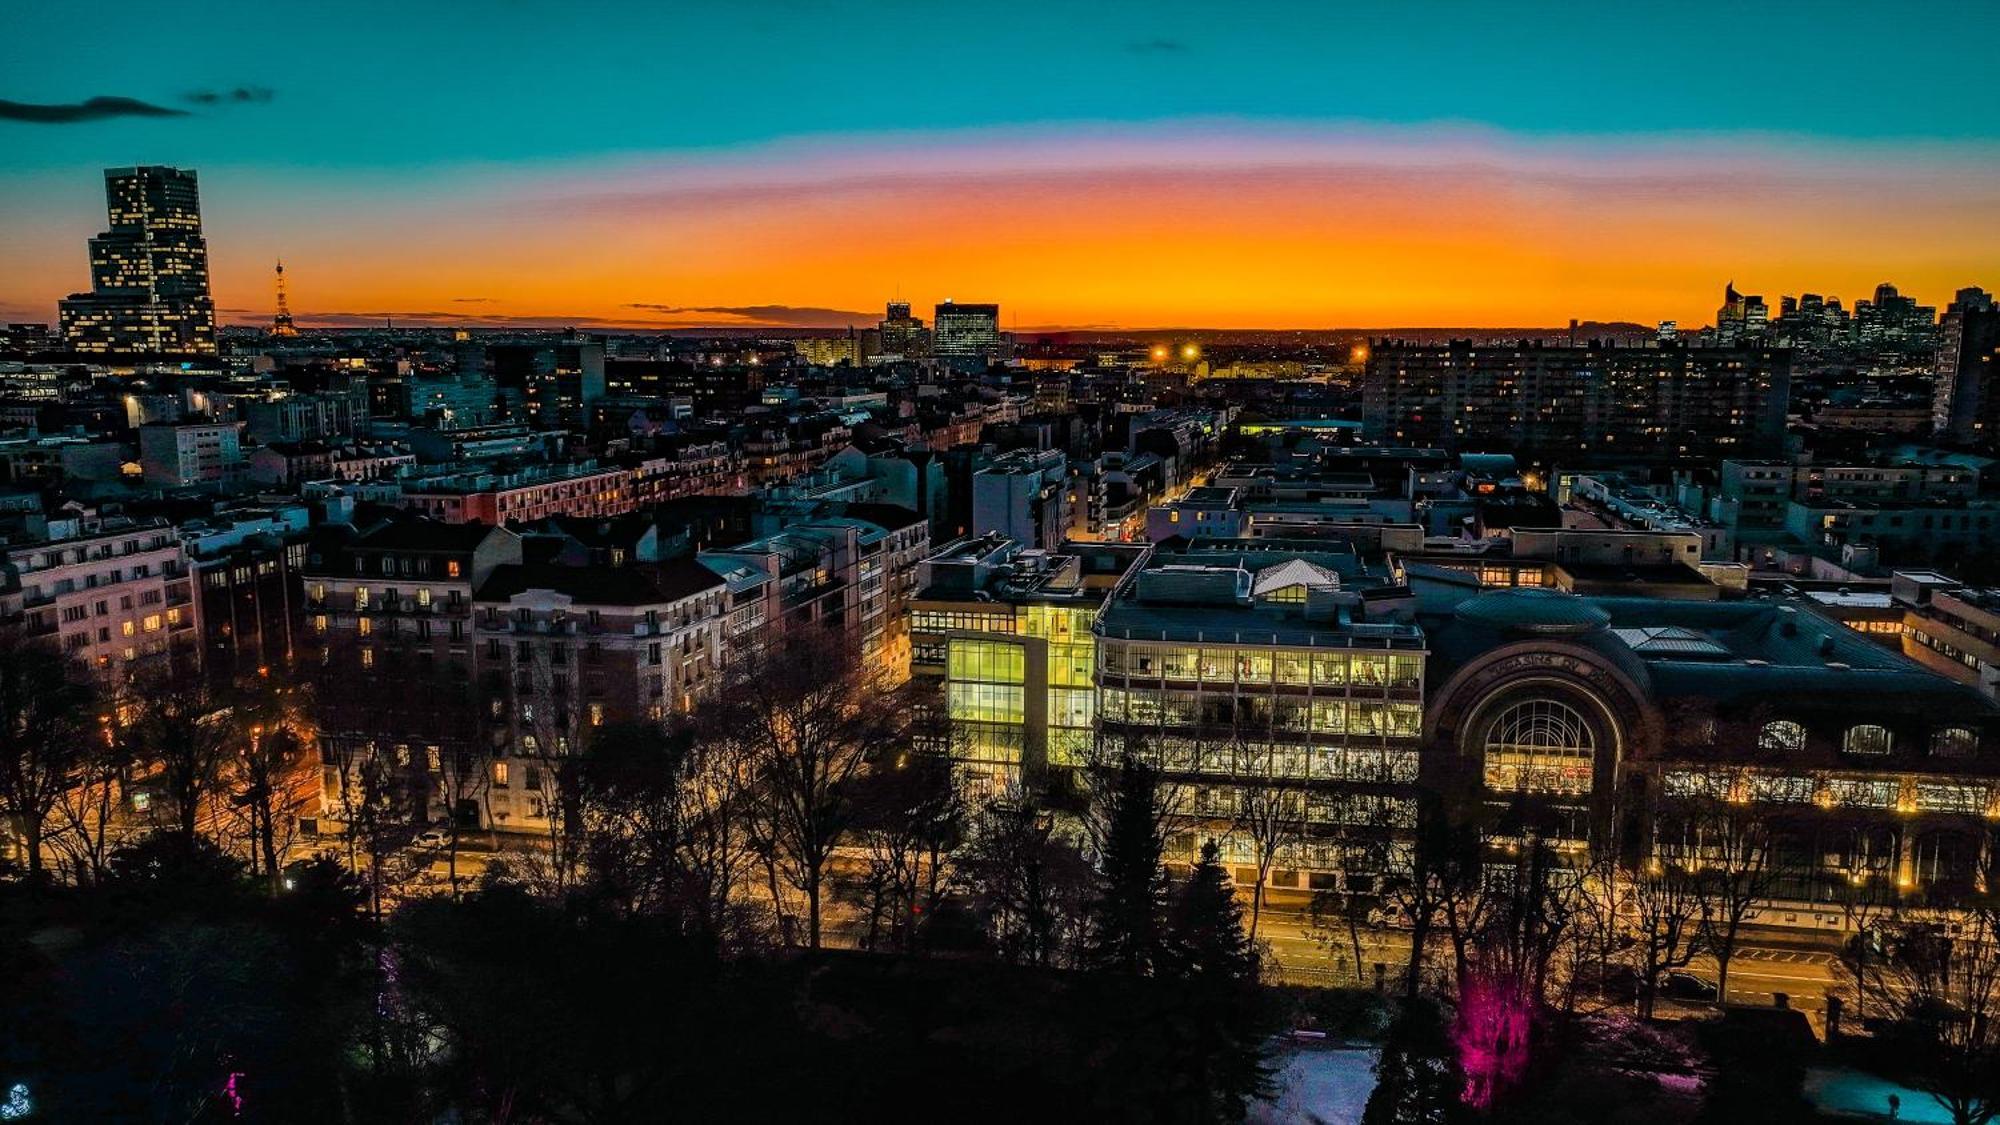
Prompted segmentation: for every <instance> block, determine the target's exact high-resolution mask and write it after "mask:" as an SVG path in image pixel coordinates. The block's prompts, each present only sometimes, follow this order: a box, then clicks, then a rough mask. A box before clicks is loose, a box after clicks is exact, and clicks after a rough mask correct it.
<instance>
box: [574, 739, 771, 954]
mask: <svg viewBox="0 0 2000 1125" xmlns="http://www.w3.org/2000/svg"><path fill="white" fill-rule="evenodd" d="M581 765H582V771H581V774H580V785H581V794H582V802H581V804H582V809H583V820H584V826H585V836H586V841H587V842H586V845H585V854H586V857H587V866H588V869H589V871H590V875H591V880H592V883H593V888H594V890H595V891H596V892H597V893H598V894H600V895H608V896H610V897H611V898H613V899H614V900H615V901H617V902H619V903H621V904H622V905H623V906H624V908H625V909H627V910H628V911H631V912H633V913H644V914H649V915H653V916H656V917H660V918H663V919H666V920H667V921H668V922H669V924H671V925H672V926H674V928H675V929H676V930H677V931H678V932H679V933H681V934H683V935H686V936H688V937H690V938H693V939H696V940H699V941H701V942H702V943H703V944H704V945H707V946H711V947H713V946H718V945H726V944H729V943H732V942H741V941H743V940H746V939H747V938H748V937H750V936H751V934H750V930H751V926H750V919H749V911H748V910H747V909H746V908H745V906H744V904H743V903H742V901H741V896H740V895H739V893H738V892H739V890H740V889H741V887H742V885H743V882H744V879H745V877H746V874H747V871H748V868H749V864H750V859H751V855H750V846H749V830H748V826H747V824H746V823H745V822H746V820H747V818H748V816H749V808H750V796H749V793H748V788H747V787H748V785H749V777H748V768H747V766H746V764H745V762H744V760H743V758H742V757H741V755H740V754H739V753H738V747H737V746H736V745H735V744H734V743H732V742H729V741H724V740H716V739H709V738H704V737H701V736H700V735H698V734H697V732H696V731H695V730H693V729H691V728H687V727H682V728H679V729H675V730H671V731H669V730H663V729H662V728H661V727H659V726H658V725H657V724H653V723H617V724H609V725H606V726H604V727H602V728H600V729H599V730H598V731H597V733H596V735H595V737H593V738H592V740H591V745H590V750H589V753H588V754H587V755H585V756H584V758H583V760H582V763H581Z"/></svg>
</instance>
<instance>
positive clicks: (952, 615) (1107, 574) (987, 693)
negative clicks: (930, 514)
mask: <svg viewBox="0 0 2000 1125" xmlns="http://www.w3.org/2000/svg"><path fill="white" fill-rule="evenodd" d="M1142 550H1143V548H1139V547H1133V546H1123V545H1111V544H1097V543H1073V544H1067V545H1065V546H1064V547H1063V548H1061V549H1060V550H1055V551H1046V550H1040V549H1036V548H1033V547H1028V546H1025V545H1023V544H1021V543H1019V542H1016V541H1014V540H1011V539H1008V538H1007V537H1006V536H1004V535H986V536H977V537H972V538H967V539H960V540H958V541H957V542H954V543H951V544H949V545H947V546H945V547H944V548H943V549H941V550H939V551H937V552H936V553H934V554H932V555H931V556H930V557H929V558H927V559H925V560H924V562H923V563H922V565H921V566H920V567H919V568H918V579H917V582H918V590H917V594H916V597H915V599H914V600H913V601H912V602H911V603H910V674H911V676H912V678H914V679H916V680H919V681H929V682H931V683H935V684H937V685H939V687H940V690H941V691H942V694H943V696H944V705H945V707H946V709H947V710H948V712H949V714H950V715H951V718H952V719H953V720H954V724H953V725H954V727H955V730H956V735H955V737H954V740H953V744H952V746H951V753H952V755H953V757H954V759H955V760H956V761H957V763H958V765H959V775H960V777H961V779H962V780H963V781H964V783H965V785H966V787H967V788H968V789H969V790H971V791H973V792H976V793H995V792H1001V791H1004V790H1006V789H1008V788H1010V787H1012V786H1014V785H1017V784H1020V783H1022V782H1024V781H1029V782H1033V781H1041V780H1045V779H1047V778H1048V777H1049V770H1050V769H1051V768H1055V769H1065V768H1070V767H1075V766H1077V765H1080V764H1082V763H1083V761H1084V760H1085V758H1086V756H1087V754H1088V752H1089V750H1090V749H1091V746H1092V745H1093V741H1094V737H1095V731H1094V720H1095V717H1096V696H1097V688H1096V686H1095V685H1096V668H1097V664H1096V659H1097V641H1096V638H1095V637H1093V636H1092V635H1091V625H1092V624H1093V623H1094V622H1095V620H1096V618H1097V611H1098V607H1099V606H1100V605H1102V604H1103V602H1104V596H1105V593H1106V592H1107V591H1108V590H1109V589H1110V588H1111V586H1112V585H1113V584H1114V583H1116V582H1117V581H1118V579H1119V577H1120V576H1121V575H1122V574H1123V573H1124V572H1125V570H1126V569H1127V568H1128V567H1130V566H1131V565H1132V563H1133V562H1134V561H1135V560H1136V559H1137V558H1138V557H1139V555H1140V554H1141V553H1142Z"/></svg>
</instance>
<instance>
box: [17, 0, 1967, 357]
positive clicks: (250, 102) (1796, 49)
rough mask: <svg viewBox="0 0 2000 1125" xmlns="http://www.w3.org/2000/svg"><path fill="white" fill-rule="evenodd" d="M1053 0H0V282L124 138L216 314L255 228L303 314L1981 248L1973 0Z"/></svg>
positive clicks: (1422, 280)
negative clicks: (185, 225) (173, 186)
mask: <svg viewBox="0 0 2000 1125" xmlns="http://www.w3.org/2000/svg"><path fill="white" fill-rule="evenodd" d="M1055 12H1056V13H1057V14H1046V13H1044V12H1043V11H1041V10H1039V8H1038V7H1037V6H1031V5H1022V4H983V3H979V2H976V0H961V2H956V3H952V4H946V5H934V4H914V3H909V4H905V3H877V4H866V5H862V4H851V5H850V4H829V3H816V2H813V0H741V2H738V3H731V4H721V3H718V4H712V5H710V4H703V5H687V4H674V3H662V4H644V5H639V4H599V3H590V2H578V0H571V2H567V3H544V2H541V0H511V2H509V0H493V2H490V3H481V4H469V3H467V4H432V3H423V2H418V0H403V2H401V3H395V4H388V3H382V4H376V3H367V2H350V3H342V4H339V5H318V4H295V5H271V4H266V3H248V2H241V0H220V2H214V3H202V4H195V5H180V4H176V5H159V4H136V3H135V4H123V3H93V4H36V5H26V4H13V5H9V6H8V7H7V9H6V11H5V13H4V14H0V31H4V32H5V34H0V154H4V155H0V319H6V320H23V319H32V320H48V321H53V320H54V317H55V302H56V299H57V298H59V297H61V296H63V295H64V294H66V293H69V292H71V291H72V290H76V289H80V288H83V287H84V285H85V284H86V279H87V270H86V261H85V245H84V243H85V240H86V239H87V238H88V237H89V236H90V235H92V234H93V233H95V232H96V231H97V230H99V229H100V228H101V227H102V226H103V223H104V198H103V184H102V169H103V168H105V167H107V166H112V165H125V164H135V163H162V164H175V165H179V166H182V167H191V168H194V169H196V170H198V171H199V173H200V176H201V184H202V202H203V210H204V214H205V220H206V227H207V234H208V240H209V249H210V255H211V262H212V268H213V273H214V289H215V296H216V302H217V305H218V306H219V307H220V308H221V309H222V310H224V311H223V319H224V321H225V322H258V321H264V320H267V319H268V317H269V310H270V289H271V286H270V269H271V264H272V262H273V260H274V259H276V258H279V257H282V258H283V259H284V260H285V264H286V271H287V278H288V280H289V281H290V283H291V288H292V300H293V307H294V309H295V310H296V311H297V312H298V313H299V319H300V320H301V321H302V322H305V323H335V322H355V321H360V320H373V319H379V318H380V317H382V316H385V315H389V316H394V317H396V318H397V319H398V320H401V321H406V322H414V321H417V320H419V319H424V318H429V319H433V320H436V321H439V322H453V323H458V322H464V323H485V324H506V323H545V324H577V325H611V324H618V325H637V326H687V325H742V324H772V325H841V324H847V323H850V322H853V323H866V322H872V320H873V319H875V318H876V317H878V316H879V315H880V310H881V306H882V303H883V302H884V301H885V300H888V299H890V298H892V297H895V296H898V295H900V296H901V297H902V298H904V299H907V300H910V301H912V302H913V303H915V304H916V305H918V306H919V307H920V308H927V306H928V305H930V304H931V303H933V302H936V301H938V300H942V299H944V298H947V297H952V298H956V299H958V300H961V301H998V302H1000V303H1001V306H1002V313H1003V318H1004V320H1005V322H1006V324H1007V325H1008V326H1010V327H1018V328H1022V329H1028V328H1038V327H1048V326H1071V327H1083V326H1110V327H1126V328H1137V327H1148V326H1189V325H1198V326H1210V327H1390V326H1410V327H1415V326H1444V325H1490V326H1516V325H1518V326H1546V325H1557V324H1561V323H1564V322H1566V321H1567V320H1568V319H1569V318H1570V317H1580V318H1584V319H1600V320H1613V319H1618V320H1636V321H1642V322H1650V321H1653V320H1657V319H1660V318H1667V317H1672V318H1678V319H1680V320H1681V321H1683V322H1684V323H1701V322H1704V321H1706V320H1707V319H1708V318H1709V317H1711V316H1712V315H1713V312H1714V309H1715V306H1716V304H1717V303H1718V301H1719V297H1720V292H1721V288H1722V285H1723V283H1724V282H1725V281H1729V280H1732V279H1733V280H1734V281H1735V282H1736V283H1737V284H1738V286H1739V288H1742V289H1744V290H1745V291H1748V292H1761V293H1764V294H1766V295H1767V296H1768V297H1769V298H1770V299H1771V301H1772V303H1773V304H1774V305H1775V304H1776V299H1777V296H1778V295H1779V294H1781V293H1796V292H1799V291H1801V290H1807V289H1810V290H1814V291H1817V292H1821V293H1827V294H1837V295H1839V296H1841V297H1842V298H1844V299H1846V300H1848V301H1850V302H1851V301H1852V300H1853V299H1854V298H1856V297H1861V296H1866V295H1867V294H1868V293H1869V291H1871V290H1872V289H1873V287H1874V286H1875V284H1876V283H1877V282H1880V281H1885V280H1886V281H1893V282H1895V283H1897V284H1898V285H1900V286H1901V287H1902V288H1903V289H1904V291H1905V292H1910V293H1913V294H1915V295H1916V296H1918V297H1919V298H1921V299H1923V300H1925V301H1929V302H1935V303H1938V304H1942V303H1943V302H1944V301H1946V300H1948V299H1949V297H1950V295H1951V292H1952V290H1954V289H1956V288H1958V287H1960V286H1964V285H1972V284H1981V285H1985V286H1987V287H1989V288H1992V287H1994V286H1995V285H2000V115H1996V114H1995V113H1994V111H1993V104H1994V89H1993V84H1992V74H1993V69H1992V68H1993V62H1992V54H1993V44H1994V43H1995V42H1996V41H2000V4H1994V3H1991V2H1986V3H1965V4H1951V3H1945V4H1930V5H1926V6H1924V7H1923V8H1921V9H1911V10H1908V11H1907V12H1904V13H1902V14H1896V13H1895V12H1894V11H1893V10H1892V9H1891V8H1889V7H1888V6H1885V5H1881V4H1874V3H1869V4H1860V3H1856V4H1845V3H1838V2H1822V3H1816V4H1811V5H1792V4H1764V5H1760V6H1757V7H1755V8H1751V7H1747V6H1739V5H1729V6H1726V7H1724V6H1718V7H1713V8H1704V7H1700V6H1696V5H1685V4H1676V5H1664V4H1662V5H1645V4H1609V3H1606V4H1599V5H1593V6H1581V5H1577V6H1565V5H1557V4H1533V5H1508V4H1504V3H1468V4H1422V5H1419V4H1382V5H1346V4H1337V3H1314V4H1297V5H1289V4H1215V3H1212V2H1207V3H1199V4H1179V3H1148V4H1116V3H1107V4H1069V5H1063V6H1061V7H1059V8H1056V9H1055ZM112 28H115V29H116V31H115V33H113V32H112V31H110V30H109V29H112ZM93 99H124V100H119V101H93ZM924 315H926V316H927V315H928V312H927V311H926V312H925V313H924Z"/></svg>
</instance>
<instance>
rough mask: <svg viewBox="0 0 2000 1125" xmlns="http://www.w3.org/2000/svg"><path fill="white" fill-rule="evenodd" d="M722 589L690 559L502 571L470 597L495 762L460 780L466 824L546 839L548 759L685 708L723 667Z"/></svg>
mask: <svg viewBox="0 0 2000 1125" xmlns="http://www.w3.org/2000/svg"><path fill="white" fill-rule="evenodd" d="M727 611H728V591H727V587H726V584H725V583H724V582H723V580H722V579H721V577H719V576H718V575H716V574H715V573H714V572H713V571H712V570H710V569H708V568H707V567H705V566H703V565H701V564H700V563H697V562H695V561H694V560H692V559H685V558H684V559H675V560H671V561H669V562H666V563H663V564H659V565H627V566H604V565H584V566H566V565H561V564H526V565H523V564H516V563H505V564H501V565H499V566H496V567H494V568H493V570H492V571H491V573H489V574H488V575H487V576H486V578H485V580H484V581H483V582H482V583H481V584H480V585H479V587H478V589H477V590H476V591H475V594H474V634H475V638H476V650H475V654H474V666H475V667H476V669H477V676H476V682H477V683H478V685H479V688H480V695H481V700H482V703H483V706H484V707H485V709H486V710H485V714H484V715H483V716H482V719H481V721H482V722H483V723H484V725H485V726H486V733H487V736H488V737H487V739H486V741H487V743H488V745H489V747H490V760H489V761H487V762H485V763H484V764H483V769H484V770H485V774H484V776H483V777H481V778H478V779H464V778H461V779H458V780H459V781H460V782H461V783H462V784H463V785H464V787H465V790H466V791H465V792H463V793H460V794H458V796H457V800H458V801H461V802H462V801H466V800H469V799H472V798H473V797H475V796H476V797H477V804H476V805H475V806H473V807H471V808H470V809H468V808H465V807H463V806H461V807H460V808H459V810H458V815H459V819H460V821H461V823H465V822H468V821H470V820H471V818H472V816H475V815H476V816H477V817H479V818H480V819H479V820H478V821H477V823H479V824H480V825H482V826H485V827H492V828H496V829H502V830H508V831H543V830H546V829H547V827H548V817H549V813H550V809H551V808H553V807H554V802H555V797H556V793H555V790H554V784H555V769H556V768H557V766H556V763H555V761H554V759H557V758H560V757H562V756H565V755H569V754H572V753H576V752H579V751H580V750H581V748H582V747H583V746H585V745H587V744H588V740H589V738H590V736H591V732H592V731H594V730H596V729H598V728H600V727H603V726H604V725H606V724H616V723H624V722H660V721H663V720H665V719H666V718H667V716H668V715H669V714H671V713H682V712H686V711H688V710H689V709H691V708H692V707H693V706H694V704H695V701H696V700H697V699H699V698H700V697H701V696H702V694H703V693H705V692H706V691H708V690H709V689H710V688H711V687H713V686H714V684H715V683H716V682H717V678H718V676H719V674H720V671H721V667H722V657H723V639H724V622H725V618H726V616H727Z"/></svg>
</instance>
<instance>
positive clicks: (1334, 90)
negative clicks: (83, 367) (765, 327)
mask: <svg viewBox="0 0 2000 1125" xmlns="http://www.w3.org/2000/svg"><path fill="white" fill-rule="evenodd" d="M4 20H5V22H6V25H7V27H8V29H9V33H8V34H7V35H5V36H0V97H4V98H6V99H8V100H12V101H18V102H33V103H65V102H80V101H82V100H84V99H87V98H90V97H93V96H119V97H129V98H136V99H140V100H143V101H147V102H151V103H155V104H158V105H160V106H165V107H173V108H176V109H183V110H189V111H193V112H192V115H191V116H189V117H186V118H173V119H153V118H134V119H127V120H121V121H109V122H99V123H96V124H93V125H90V126H88V127H77V126H41V127H38V128H33V129H30V128H27V127H25V126H22V125H15V124H11V123H9V124H5V125H0V128H4V129H5V133H4V134H0V136H4V138H5V143H6V147H7V149H8V151H9V152H10V153H11V156H10V158H9V160H8V163H9V164H10V165H11V166H12V167H14V168H16V169H23V168H35V167H58V166H68V165H74V164H86V165H87V164H93V163H102V162H105V161H108V160H112V159H133V158H152V157H160V158H165V157H167V156H172V157H173V158H175V159H178V160H181V161H184V162H199V161H216V160H223V161H229V162H239V161H256V162H270V163H276V164H287V165H303V166H322V165H332V166H340V167H409V166H411V165H423V164H432V163H439V162H459V161H467V160H493V161H517V160H535V159H548V158H558V157H568V156H576V155H579V154H599V153H609V152H656V151H659V150H663V149H668V150H672V149H700V148H709V147H714V146H728V145H737V144H744V143H754V142H759V141H766V140H770V139H773V138H778V137H791V136H798V135H802V134H808V135H809V134H815V133H825V132H836V133H842V134H848V133H857V132H859V133H866V132H871V131H876V130H892V129H916V130H932V129H960V128H970V127H980V126H991V125H1002V124H1019V123H1024V122H1031V123H1049V122H1062V121H1078V120H1083V121H1113V122H1116V121H1144V120H1160V119H1173V118H1180V117H1188V116H1214V115H1225V116H1244V117H1251V118H1266V117H1268V118H1278V119H1284V120H1300V119H1305V120H1311V119H1317V118H1324V119H1338V120H1360V121H1374V122H1383V123H1392V124H1408V123H1417V122H1430V121H1458V122H1474V123H1479V124H1484V125H1489V126H1493V127H1495V128H1499V129H1505V130H1511V131H1517V132H1526V133H1562V134H1578V133H1582V134H1616V135H1626V134H1634V133H1638V134H1644V133H1657V132H1688V131H1696V132H1716V131H1721V132H1727V131H1739V130H1755V131H1759V132H1770V133H1784V134H1797V135H1802V136H1812V137H1828V138H1882V137H1927V138H1945V139H1991V138H1994V137H1995V136H1996V135H2000V114H1996V113H1995V112H1994V109H1993V106H1994V88H1993V85H1992V74H1993V68H1994V57H1993V48H1994V44H1995V43H1996V42H2000V4H1995V3H1992V2H1990V0H1989V2H1985V3H1957V4H1954V3H1945V4H1925V5H1897V4H1888V3H1881V2H1879V0H1878V2H1874V3H1852V2H1841V0H1825V2H1819V3H1811V4H1797V3H1775V4H1773V3H1767V4H1760V5H1755V6H1752V5H1747V4H1727V5H1694V4H1659V3H1599V4H1569V3H1548V4H1518V3H1433V4H1342V3H1310V4H1309V3H1298V4H1255V3H1249V4H1245V3H1235V4H1218V3H1213V2H1205V3H1182V2H1166V3H1119V2H1111V3H1063V4H1048V5H1042V4H1034V3H1025V2H1017V3H982V2H978V0H966V2H956V3H946V4H929V3H902V2H886V3H876V4H837V3H819V2H814V0H743V2H740V3H715V4H686V3H663V4H613V3H603V2H593V0H578V2H570V3H552V2H543V0H493V2H486V3H474V2H463V3H426V2H424V0H406V2H403V3H381V2H370V0H363V2H354V3H344V4H283V3H262V2H258V3H251V2H243V0H216V2H209V3H189V4H158V3H145V4H138V3H119V2H112V3H70V4H59V3H32V4H31V3H25V2H19V0H17V2H14V3H10V4H8V5H7V12H6V14H5V16H4ZM239 88H244V89H253V90H268V91H270V94H271V99H270V101H269V102H268V103H244V104H230V103H222V104H217V105H212V106H201V105H195V104H191V103H188V102H187V101H185V100H184V99H185V97H186V95H188V94H190V93H192V92H195V91H217V92H226V91H232V90H236V89H239Z"/></svg>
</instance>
